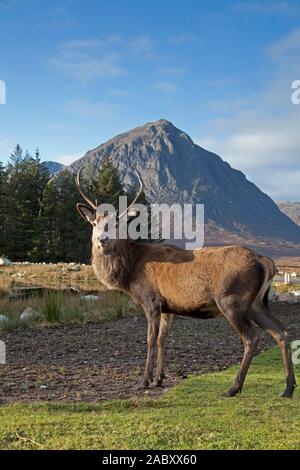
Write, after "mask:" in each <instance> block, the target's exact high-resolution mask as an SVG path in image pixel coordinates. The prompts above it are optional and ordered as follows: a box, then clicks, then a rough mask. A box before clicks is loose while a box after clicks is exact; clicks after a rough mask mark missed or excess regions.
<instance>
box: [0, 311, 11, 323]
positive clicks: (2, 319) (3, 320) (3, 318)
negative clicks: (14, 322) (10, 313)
mask: <svg viewBox="0 0 300 470" xmlns="http://www.w3.org/2000/svg"><path fill="white" fill-rule="evenodd" d="M8 321H9V318H8V317H7V316H6V315H2V314H1V315H0V325H4V324H5V323H7V322H8Z"/></svg>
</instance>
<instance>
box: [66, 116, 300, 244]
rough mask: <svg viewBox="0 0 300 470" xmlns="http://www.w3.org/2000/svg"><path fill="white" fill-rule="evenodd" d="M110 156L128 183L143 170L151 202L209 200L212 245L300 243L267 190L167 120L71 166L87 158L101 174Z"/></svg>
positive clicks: (297, 229) (75, 166)
mask: <svg viewBox="0 0 300 470" xmlns="http://www.w3.org/2000/svg"><path fill="white" fill-rule="evenodd" d="M108 155H110V156H111V158H112V160H113V162H114V163H115V165H116V166H117V167H118V168H119V171H120V174H121V177H122V180H123V182H124V185H125V187H127V188H128V187H131V186H132V185H133V184H137V178H136V176H135V172H134V171H135V169H137V170H138V172H139V173H140V175H141V178H142V180H143V182H144V185H145V193H146V196H147V198H148V200H149V201H150V202H160V203H161V202H166V203H174V202H179V203H182V204H183V203H193V204H196V203H203V204H205V219H206V225H205V230H206V233H205V243H206V244H207V245H208V244H228V243H244V244H247V245H249V246H259V247H262V249H263V251H264V252H268V250H269V248H270V250H271V252H272V250H273V251H274V249H275V251H276V250H277V252H280V250H281V249H284V250H285V251H286V253H289V250H290V249H291V250H293V249H294V247H295V244H298V243H299V246H300V227H299V226H298V225H296V224H295V223H294V222H293V221H292V220H291V219H290V218H289V217H287V216H286V215H285V214H283V213H282V212H281V211H280V210H279V208H278V207H277V205H276V204H275V203H274V202H273V201H272V199H271V198H270V197H269V196H268V195H267V194H265V193H263V192H262V191H261V190H260V189H259V188H258V187H257V186H255V184H253V183H251V182H250V181H248V180H247V178H246V177H245V175H244V174H243V173H242V172H241V171H238V170H235V169H233V168H232V167H231V166H230V165H229V164H228V163H227V162H225V161H224V160H222V159H221V158H220V157H219V156H218V155H216V154H214V153H212V152H209V151H207V150H205V149H204V148H201V147H199V146H198V145H196V144H195V143H194V142H193V141H192V139H191V138H190V137H189V136H188V135H187V134H186V133H185V132H183V131H181V130H180V129H177V128H176V127H175V126H174V125H173V124H172V123H170V122H168V121H166V120H163V119H161V120H159V121H156V122H150V123H148V124H146V125H144V126H142V127H137V128H135V129H133V130H131V131H129V132H126V133H124V134H121V135H118V136H116V137H114V138H112V139H110V140H109V141H108V142H106V143H104V144H102V145H100V146H99V147H97V148H95V149H93V150H90V151H88V152H87V153H86V154H85V155H84V157H82V158H81V159H79V160H77V161H75V162H74V163H73V164H72V165H70V167H69V168H70V170H71V171H72V172H74V173H75V172H76V170H77V169H78V168H79V167H80V166H81V165H82V164H83V163H86V164H88V166H89V167H90V170H91V172H92V173H93V174H97V171H99V169H100V167H101V162H102V160H103V158H105V157H107V156H108ZM261 251H262V250H261Z"/></svg>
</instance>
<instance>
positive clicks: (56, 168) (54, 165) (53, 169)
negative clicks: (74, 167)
mask: <svg viewBox="0 0 300 470" xmlns="http://www.w3.org/2000/svg"><path fill="white" fill-rule="evenodd" d="M44 164H45V165H46V167H47V168H48V171H49V173H50V174H51V175H54V174H55V173H58V172H60V171H62V170H63V169H64V168H65V166H64V165H62V164H61V163H58V162H49V161H48V162H44Z"/></svg>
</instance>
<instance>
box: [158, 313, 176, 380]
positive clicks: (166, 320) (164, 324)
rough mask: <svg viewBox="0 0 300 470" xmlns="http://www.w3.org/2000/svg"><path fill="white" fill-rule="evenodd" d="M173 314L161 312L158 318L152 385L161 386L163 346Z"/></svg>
mask: <svg viewBox="0 0 300 470" xmlns="http://www.w3.org/2000/svg"><path fill="white" fill-rule="evenodd" d="M172 319H173V315H172V314H170V313H162V314H161V318H160V326H159V334H158V338H157V364H156V374H155V379H154V385H155V386H156V387H161V386H162V382H163V379H164V377H165V375H164V355H165V346H166V342H167V338H168V333H169V329H170V326H171V323H172Z"/></svg>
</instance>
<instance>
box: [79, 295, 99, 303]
mask: <svg viewBox="0 0 300 470" xmlns="http://www.w3.org/2000/svg"><path fill="white" fill-rule="evenodd" d="M80 298H81V299H82V300H87V301H89V302H90V301H91V302H95V301H96V300H100V298H101V297H100V296H99V295H83V296H82V297H80Z"/></svg>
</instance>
